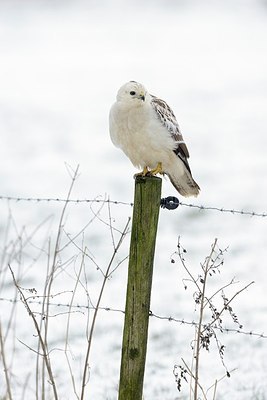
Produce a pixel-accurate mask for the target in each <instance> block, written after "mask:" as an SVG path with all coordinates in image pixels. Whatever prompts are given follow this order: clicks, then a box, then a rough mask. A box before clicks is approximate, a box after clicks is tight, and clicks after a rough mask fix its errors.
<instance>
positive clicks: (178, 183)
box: [166, 168, 200, 197]
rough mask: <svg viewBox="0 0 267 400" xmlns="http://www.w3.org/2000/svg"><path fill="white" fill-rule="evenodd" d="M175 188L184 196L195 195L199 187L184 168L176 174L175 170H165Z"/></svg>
mask: <svg viewBox="0 0 267 400" xmlns="http://www.w3.org/2000/svg"><path fill="white" fill-rule="evenodd" d="M166 173H167V175H168V177H169V179H170V181H171V183H172V184H173V186H174V187H175V189H176V190H177V191H178V192H179V193H180V194H181V195H182V196H184V197H190V196H194V197H197V196H198V194H199V191H200V187H199V186H198V184H197V183H196V181H195V180H194V179H193V177H192V175H191V173H190V172H189V171H188V170H187V168H184V173H183V174H182V175H180V174H179V175H178V174H177V172H176V171H168V172H166Z"/></svg>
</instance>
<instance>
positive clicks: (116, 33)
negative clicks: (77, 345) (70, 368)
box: [0, 0, 267, 400]
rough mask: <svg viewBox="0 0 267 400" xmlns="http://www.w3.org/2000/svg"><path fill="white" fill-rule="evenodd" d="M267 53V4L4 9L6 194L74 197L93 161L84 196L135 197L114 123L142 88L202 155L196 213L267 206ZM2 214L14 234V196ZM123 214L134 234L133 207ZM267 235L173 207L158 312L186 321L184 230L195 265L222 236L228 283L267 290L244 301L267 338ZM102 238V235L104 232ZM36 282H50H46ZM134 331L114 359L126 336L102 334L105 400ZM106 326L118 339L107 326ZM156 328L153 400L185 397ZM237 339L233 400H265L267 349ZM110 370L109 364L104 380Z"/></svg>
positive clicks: (159, 275)
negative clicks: (128, 85)
mask: <svg viewBox="0 0 267 400" xmlns="http://www.w3.org/2000/svg"><path fill="white" fill-rule="evenodd" d="M266 49H267V2H266V1H264V0H262V1H261V0H258V1H256V0H232V1H230V0H225V1H223V2H222V1H219V0H217V1H216V0H214V1H212V0H210V1H209V0H203V1H201V2H200V1H197V0H187V1H185V0H179V1H178V0H176V1H174V0H173V1H167V0H157V1H155V0H154V1H152V0H151V1H149V0H148V1H137V0H135V1H122V0H113V1H108V0H106V1H104V0H103V1H93V0H92V1H90V0H88V1H82V0H77V1H63V0H55V1H48V0H46V1H45V0H44V1H39V0H34V1H33V0H32V1H29V0H23V1H19V0H18V1H14V0H6V1H4V0H1V1H0V137H1V147H0V156H1V169H0V179H1V193H0V194H1V195H3V196H6V195H9V196H22V197H53V198H55V197H64V196H65V195H66V192H67V190H68V186H69V182H70V178H69V175H68V173H67V170H66V167H65V163H67V164H69V165H71V166H72V167H73V168H75V167H76V165H77V164H79V165H80V176H79V179H78V180H77V182H76V185H75V188H74V191H73V198H81V199H86V198H95V197H97V196H99V195H102V196H104V195H105V194H106V195H108V196H110V198H111V199H113V200H118V201H125V202H132V201H133V188H134V181H133V179H132V176H133V174H134V173H135V172H136V171H135V169H134V167H133V166H132V165H131V163H130V161H129V160H128V159H127V158H126V157H125V156H124V155H123V154H122V153H121V152H120V151H119V150H118V149H116V148H114V147H113V145H112V143H111V141H110V138H109V131H108V114H109V109H110V106H111V104H112V103H113V102H114V101H115V97H116V93H117V90H118V88H119V87H120V86H121V85H122V84H123V83H125V82H126V81H129V80H136V81H139V82H142V83H143V84H144V85H145V86H146V87H147V89H148V90H149V91H150V92H151V93H152V94H155V95H157V96H158V97H161V98H163V99H164V100H166V101H167V102H168V103H169V105H170V106H171V107H172V109H173V110H174V112H175V115H176V117H177V119H178V122H179V124H180V127H181V130H182V133H183V135H184V138H185V141H186V143H187V145H188V147H189V151H190V153H191V159H190V166H191V168H192V171H193V176H194V178H195V179H196V181H197V182H198V183H199V185H200V186H201V189H202V191H201V194H200V196H199V198H198V199H197V200H195V201H194V204H199V205H202V204H203V205H206V206H208V205H214V206H218V207H226V208H236V209H245V210H252V211H256V212H257V211H258V212H264V211H266V209H267V207H266V196H267V187H266V174H267V160H266V148H267V135H266V127H267V73H266V71H267V51H266ZM167 195H176V193H175V192H174V188H173V187H172V185H171V184H170V183H169V182H168V181H167V180H163V196H167ZM181 200H182V199H181ZM0 207H1V212H0V216H1V222H0V223H1V232H2V233H3V232H5V215H6V211H7V207H6V204H5V202H4V201H1V203H0ZM12 207H13V208H12V212H13V213H14V216H15V218H16V220H17V221H18V223H19V224H22V225H26V226H29V225H34V224H36V225H37V224H38V223H39V222H40V219H41V218H44V216H45V215H47V213H51V212H52V213H55V214H56V215H57V212H58V211H57V209H56V208H53V207H54V206H52V205H47V206H43V207H42V208H37V209H36V207H37V206H36V205H33V204H22V203H20V204H17V205H12ZM114 212H115V213H116V212H117V214H118V215H117V216H116V218H117V221H119V223H120V224H122V225H123V221H124V220H125V218H126V216H127V215H130V214H131V208H123V209H120V210H117V211H114ZM72 214H73V219H74V220H75V227H79V224H80V223H81V222H82V221H83V220H84V209H83V210H82V209H81V208H79V207H78V206H77V207H76V208H75V209H73V210H72ZM77 229H79V228H77ZM266 233H267V229H266V219H264V218H258V219H256V218H249V217H242V216H240V217H239V216H233V215H226V214H220V213H213V212H196V211H193V210H190V209H187V208H184V207H181V208H180V209H178V210H176V211H175V212H173V213H171V214H170V212H166V211H162V212H161V218H160V224H159V237H158V248H157V253H156V268H155V277H154V289H153V296H152V304H153V305H154V307H153V308H156V309H158V310H159V311H162V313H164V314H172V313H174V312H175V310H177V312H178V311H179V316H181V315H182V312H181V310H180V307H179V304H177V303H175V301H176V300H177V297H175V296H176V295H177V287H176V285H174V284H173V280H172V278H170V277H171V276H172V274H174V276H175V273H176V272H173V269H171V268H172V267H171V266H170V265H169V257H170V254H171V253H172V252H173V251H175V246H176V243H177V237H178V235H181V237H182V241H184V242H185V245H186V247H187V248H188V247H189V248H191V250H192V253H193V255H192V263H195V265H196V268H197V265H198V264H199V262H200V261H201V260H202V259H203V257H204V256H205V255H206V254H207V253H208V251H209V248H210V247H209V246H210V244H211V243H212V241H213V239H214V237H218V239H219V242H220V243H221V246H222V247H227V246H229V254H228V256H227V257H228V259H227V262H226V264H227V265H228V267H227V272H226V277H225V279H226V280H227V279H228V278H229V277H233V276H235V277H237V278H238V280H240V281H241V283H242V284H243V285H245V284H246V283H248V282H249V281H251V280H255V281H256V284H255V285H254V287H253V288H251V289H250V290H249V291H248V292H246V293H245V294H243V295H242V300H240V306H239V307H240V310H239V311H240V315H241V316H240V319H241V320H242V318H243V320H244V319H245V321H244V323H245V322H247V325H246V324H245V326H247V329H249V330H250V329H251V330H253V331H260V332H263V331H264V329H265V332H266V331H267V321H266V304H267V299H266V284H267V282H266V274H265V269H266V245H267V234H266ZM97 234H98V235H99V237H101V232H98V233H97V228H96V231H95V235H97ZM106 245H107V243H105V242H103V241H101V240H100V241H98V242H97V245H96V249H99V252H100V253H101V254H105V252H106V251H107V250H106V247H105V246H106ZM188 250H189V249H188ZM95 251H96V252H97V250H95ZM164 263H165V264H168V266H167V267H166V266H165V265H164ZM122 277H123V278H122ZM169 278H170V279H169ZM32 279H36V280H37V281H38V276H35V278H33V277H32ZM114 282H115V283H114ZM114 282H113V283H112V284H113V285H114V291H113V292H112V290H110V294H109V295H107V299H106V301H107V305H109V304H110V302H112V301H113V298H114V292H116V293H117V290H118V288H124V289H123V291H122V292H121V293H120V292H119V294H118V293H117V294H116V296H117V297H118V302H119V304H120V305H121V306H122V307H123V304H124V290H125V285H126V281H125V272H124V273H123V275H121V276H120V274H118V276H117V277H116V279H114ZM162 282H164V283H165V286H164V285H162ZM112 284H111V285H112ZM25 318H27V316H26V315H25ZM122 322H123V321H122V319H120V322H119V323H118V324H120V325H119V328H118V331H116V334H118V336H116V339H115V341H116V343H117V347H116V346H115V350H114V351H116V353H114V354H115V355H114V354H113V353H112V351H111V352H110V353H109V354H105V353H104V349H103V348H102V343H103V340H105V341H107V342H108V341H109V340H110V341H113V340H114V336H112V335H109V334H107V335H106V337H105V335H104V336H103V337H102V336H101V335H100V336H101V337H100V339H99V340H98V339H97V338H96V341H95V343H96V344H95V348H96V349H98V350H99V351H98V350H97V351H96V354H95V356H94V357H95V358H94V361H93V363H94V364H93V365H94V366H96V367H95V368H96V370H94V369H93V370H92V382H91V391H92V393H93V394H94V397H93V398H94V399H96V400H98V399H113V398H116V389H117V387H116V385H117V381H118V368H119V365H118V362H119V354H120V349H119V345H120V341H121V337H120V330H119V329H121V324H122ZM101 323H102V325H103V329H104V331H105V319H103V321H101ZM153 327H154V323H152V324H151V330H152V331H151V335H152V336H151V337H152V339H151V352H150V353H149V355H148V366H147V378H146V387H145V399H148V400H152V399H153V400H156V399H161V400H162V399H164V400H165V399H166V400H167V399H175V398H178V392H177V390H176V387H175V382H174V378H173V376H172V369H173V365H174V363H175V362H176V363H178V361H179V357H181V355H182V354H181V353H182V350H181V349H179V351H178V350H177V349H176V350H174V349H173V346H174V347H175V343H170V342H168V340H165V341H164V337H165V338H168V337H169V336H168V334H167V333H166V332H165V329H169V328H168V327H166V325H164V327H162V328H161V327H158V326H155V327H154V329H155V330H156V331H157V329H158V330H159V332H160V333H159V336H157V335H156V334H155V333H154V334H153V332H154V331H153ZM172 329H173V331H172V332H173V333H172V335H173V336H172V339H170V341H174V342H175V340H176V334H177V336H180V335H182V333H181V332H180V331H179V326H176V327H173V328H172ZM175 330H176V331H175ZM118 332H119V333H118ZM175 332H177V333H175ZM192 333H193V332H192V330H191V334H192ZM153 335H154V336H153ZM192 336H193V335H192ZM153 338H154V339H155V338H157V340H156V339H155V340H154V341H153ZM160 339H162V341H161V340H160ZM177 340H178V339H177ZM229 340H230V343H231V344H230V345H229V348H228V349H227V350H226V353H227V351H228V359H229V360H230V364H231V365H230V367H229V368H238V372H237V373H236V377H235V378H232V381H231V382H230V383H231V385H230V384H229V381H227V383H226V384H225V386H224V388H223V390H222V393H221V394H222V396H221V397H220V398H228V399H229V398H231V399H232V400H233V399H245V398H246V399H248V398H253V393H255V388H256V390H258V389H259V390H261V389H262V388H264V387H265V385H266V372H264V367H265V371H266V358H264V351H265V354H266V343H265V342H266V341H265V342H264V340H262V341H257V340H256V339H254V340H253V339H251V338H247V337H242V338H241V337H240V336H238V338H236V337H231V338H229ZM242 341H243V342H242ZM241 342H242V343H241ZM248 342H249V343H248ZM187 343H188V345H189V342H187ZM153 346H154V347H153ZM157 346H158V347H157ZM155 349H156V350H155ZM233 349H234V350H233ZM244 349H246V351H245V350H244ZM264 349H265V350H264ZM101 351H102V353H103V354H102V353H101ZM160 352H161V353H160ZM159 354H161V356H159ZM113 356H114V357H115V358H113ZM101 357H102V358H101ZM106 358H109V361H107V360H106ZM110 358H113V362H111V360H110ZM158 358H159V359H158ZM103 360H105V361H103ZM114 360H116V363H115V361H114ZM236 360H239V362H238V361H236ZM103 363H104V364H105V365H106V366H107V367H106V368H107V369H106V371H105V372H103V371H101V373H99V369H98V368H100V367H99V365H102V366H103ZM106 363H107V364H106ZM114 364H116V366H114ZM113 368H114V371H113ZM104 369H105V367H104ZM252 371H253V372H252ZM98 378H99V379H98ZM108 379H110V381H108ZM264 380H265V382H264ZM101 382H102V383H103V382H105V384H104V385H103V386H101V385H102V384H101ZM66 392H67V389H66ZM62 396H63V395H62ZM66 396H67V395H66ZM63 398H64V399H65V398H66V399H67V398H68V399H72V398H73V397H62V399H63ZM254 398H255V397H254Z"/></svg>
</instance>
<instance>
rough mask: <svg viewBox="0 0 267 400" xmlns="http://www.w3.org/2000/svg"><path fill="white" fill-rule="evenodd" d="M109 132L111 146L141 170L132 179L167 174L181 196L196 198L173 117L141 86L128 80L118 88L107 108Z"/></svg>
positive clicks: (186, 150) (187, 154) (178, 129)
mask: <svg viewBox="0 0 267 400" xmlns="http://www.w3.org/2000/svg"><path fill="white" fill-rule="evenodd" d="M109 132H110V137H111V141H112V142H113V144H114V145H115V146H116V147H119V148H120V149H121V150H122V151H123V152H124V153H125V154H126V156H127V157H128V158H129V159H130V161H131V162H132V164H133V165H134V166H135V167H136V168H139V169H141V172H139V173H137V174H135V177H136V176H153V175H157V174H161V175H165V174H166V175H167V176H168V177H169V179H170V181H171V183H172V184H173V186H174V187H175V189H176V190H177V191H178V192H179V193H180V194H181V195H182V196H184V197H189V196H195V197H196V196H198V194H199V191H200V187H199V186H198V184H197V183H196V181H195V180H194V179H193V176H192V173H191V169H190V166H189V163H188V158H189V152H188V148H187V146H186V144H185V142H184V139H183V136H182V134H181V131H180V128H179V125H178V122H177V120H176V117H175V115H174V113H173V111H172V109H171V108H170V107H169V106H168V104H167V103H166V102H165V101H164V100H161V99H160V98H158V97H156V96H154V95H151V94H149V92H148V91H147V89H146V88H145V86H144V85H143V84H141V83H138V82H136V81H130V82H127V83H125V84H124V85H123V86H121V88H120V89H119V91H118V93H117V98H116V102H115V103H114V104H113V105H112V106H111V109H110V113H109Z"/></svg>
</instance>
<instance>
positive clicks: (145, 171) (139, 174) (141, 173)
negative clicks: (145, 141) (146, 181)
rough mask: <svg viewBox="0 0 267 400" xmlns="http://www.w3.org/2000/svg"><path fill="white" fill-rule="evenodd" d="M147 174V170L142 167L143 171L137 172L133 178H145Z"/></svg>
mask: <svg viewBox="0 0 267 400" xmlns="http://www.w3.org/2000/svg"><path fill="white" fill-rule="evenodd" d="M148 174H149V170H148V168H147V167H144V169H143V171H141V172H137V174H134V178H137V177H138V176H146V175H148Z"/></svg>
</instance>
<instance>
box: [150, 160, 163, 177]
mask: <svg viewBox="0 0 267 400" xmlns="http://www.w3.org/2000/svg"><path fill="white" fill-rule="evenodd" d="M157 174H161V175H163V174H164V172H163V169H162V163H161V162H158V165H157V166H156V168H153V169H151V171H149V173H148V175H157Z"/></svg>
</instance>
